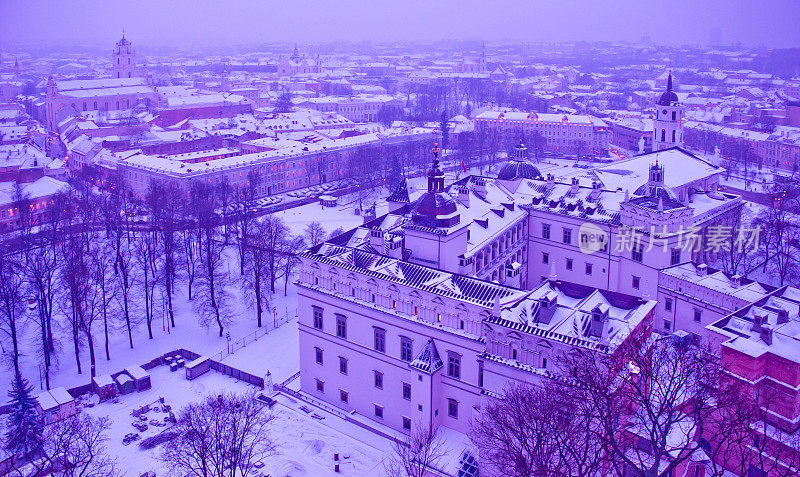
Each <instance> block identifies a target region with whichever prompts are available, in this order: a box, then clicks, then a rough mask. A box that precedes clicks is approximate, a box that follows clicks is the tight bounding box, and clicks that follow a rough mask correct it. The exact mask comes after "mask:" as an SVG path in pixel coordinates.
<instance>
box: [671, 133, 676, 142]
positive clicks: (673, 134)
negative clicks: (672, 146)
mask: <svg viewBox="0 0 800 477" xmlns="http://www.w3.org/2000/svg"><path fill="white" fill-rule="evenodd" d="M672 142H675V131H672Z"/></svg>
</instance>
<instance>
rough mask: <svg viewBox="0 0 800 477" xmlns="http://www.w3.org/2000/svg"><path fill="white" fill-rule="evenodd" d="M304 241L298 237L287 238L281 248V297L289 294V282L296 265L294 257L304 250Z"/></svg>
mask: <svg viewBox="0 0 800 477" xmlns="http://www.w3.org/2000/svg"><path fill="white" fill-rule="evenodd" d="M305 244H306V242H305V240H303V237H300V236H289V237H287V238H286V240H285V241H284V246H283V255H284V256H283V296H287V295H288V294H289V280H290V279H291V277H292V273H294V268H295V265H297V257H296V255H297V254H298V253H299V252H300V251H302V250H303V249H304V248H305Z"/></svg>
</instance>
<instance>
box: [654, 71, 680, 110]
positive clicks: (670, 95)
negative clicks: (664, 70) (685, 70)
mask: <svg viewBox="0 0 800 477" xmlns="http://www.w3.org/2000/svg"><path fill="white" fill-rule="evenodd" d="M676 103H678V95H677V94H675V92H674V91H672V73H670V74H669V77H668V78H667V90H666V91H664V92H663V93H661V97H660V98H658V105H659V106H672V105H673V104H676Z"/></svg>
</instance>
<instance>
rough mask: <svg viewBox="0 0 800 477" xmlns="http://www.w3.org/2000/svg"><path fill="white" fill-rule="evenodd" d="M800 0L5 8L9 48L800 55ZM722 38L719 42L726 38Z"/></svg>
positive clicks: (38, 4)
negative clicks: (697, 48)
mask: <svg viewBox="0 0 800 477" xmlns="http://www.w3.org/2000/svg"><path fill="white" fill-rule="evenodd" d="M798 19H800V1H798V0H662V1H652V0H522V1H512V0H458V1H455V0H427V1H422V0H402V1H400V0H396V1H383V0H371V1H368V0H319V1H303V0H284V1H281V2H273V1H266V0H213V1H211V0H135V1H115V0H0V43H3V44H5V45H6V46H9V45H26V44H36V45H52V44H64V43H67V44H69V43H72V44H93V45H107V44H108V43H109V41H113V40H114V39H116V38H118V37H119V35H120V31H121V30H122V29H123V28H125V29H126V30H127V31H128V33H129V36H130V37H131V39H133V40H134V41H135V42H136V43H137V44H138V45H150V46H152V45H170V46H179V47H180V46H191V45H209V46H217V45H220V46H221V45H237V44H256V43H263V42H299V43H314V42H327V41H330V40H351V41H360V40H375V41H393V40H437V39H483V40H490V41H492V40H515V41H517V40H522V41H529V42H540V41H546V42H551V41H552V42H557V41H571V40H588V41H598V40H599V41H606V40H610V41H616V40H628V41H638V40H640V39H641V38H642V37H643V36H645V35H647V36H649V37H650V38H651V40H652V41H653V42H654V43H661V44H707V43H708V42H709V38H710V37H711V32H712V30H714V29H718V33H719V34H721V39H722V41H723V43H732V42H734V41H741V42H742V43H743V44H745V45H766V46H768V47H799V46H800V28H798V27H797V22H798ZM716 36H717V38H719V35H716Z"/></svg>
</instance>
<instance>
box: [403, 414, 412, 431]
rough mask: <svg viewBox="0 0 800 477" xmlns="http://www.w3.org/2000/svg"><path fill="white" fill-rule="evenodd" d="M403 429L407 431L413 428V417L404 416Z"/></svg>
mask: <svg viewBox="0 0 800 477" xmlns="http://www.w3.org/2000/svg"><path fill="white" fill-rule="evenodd" d="M403 429H405V430H407V431H410V430H411V418H409V417H406V416H403Z"/></svg>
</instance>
